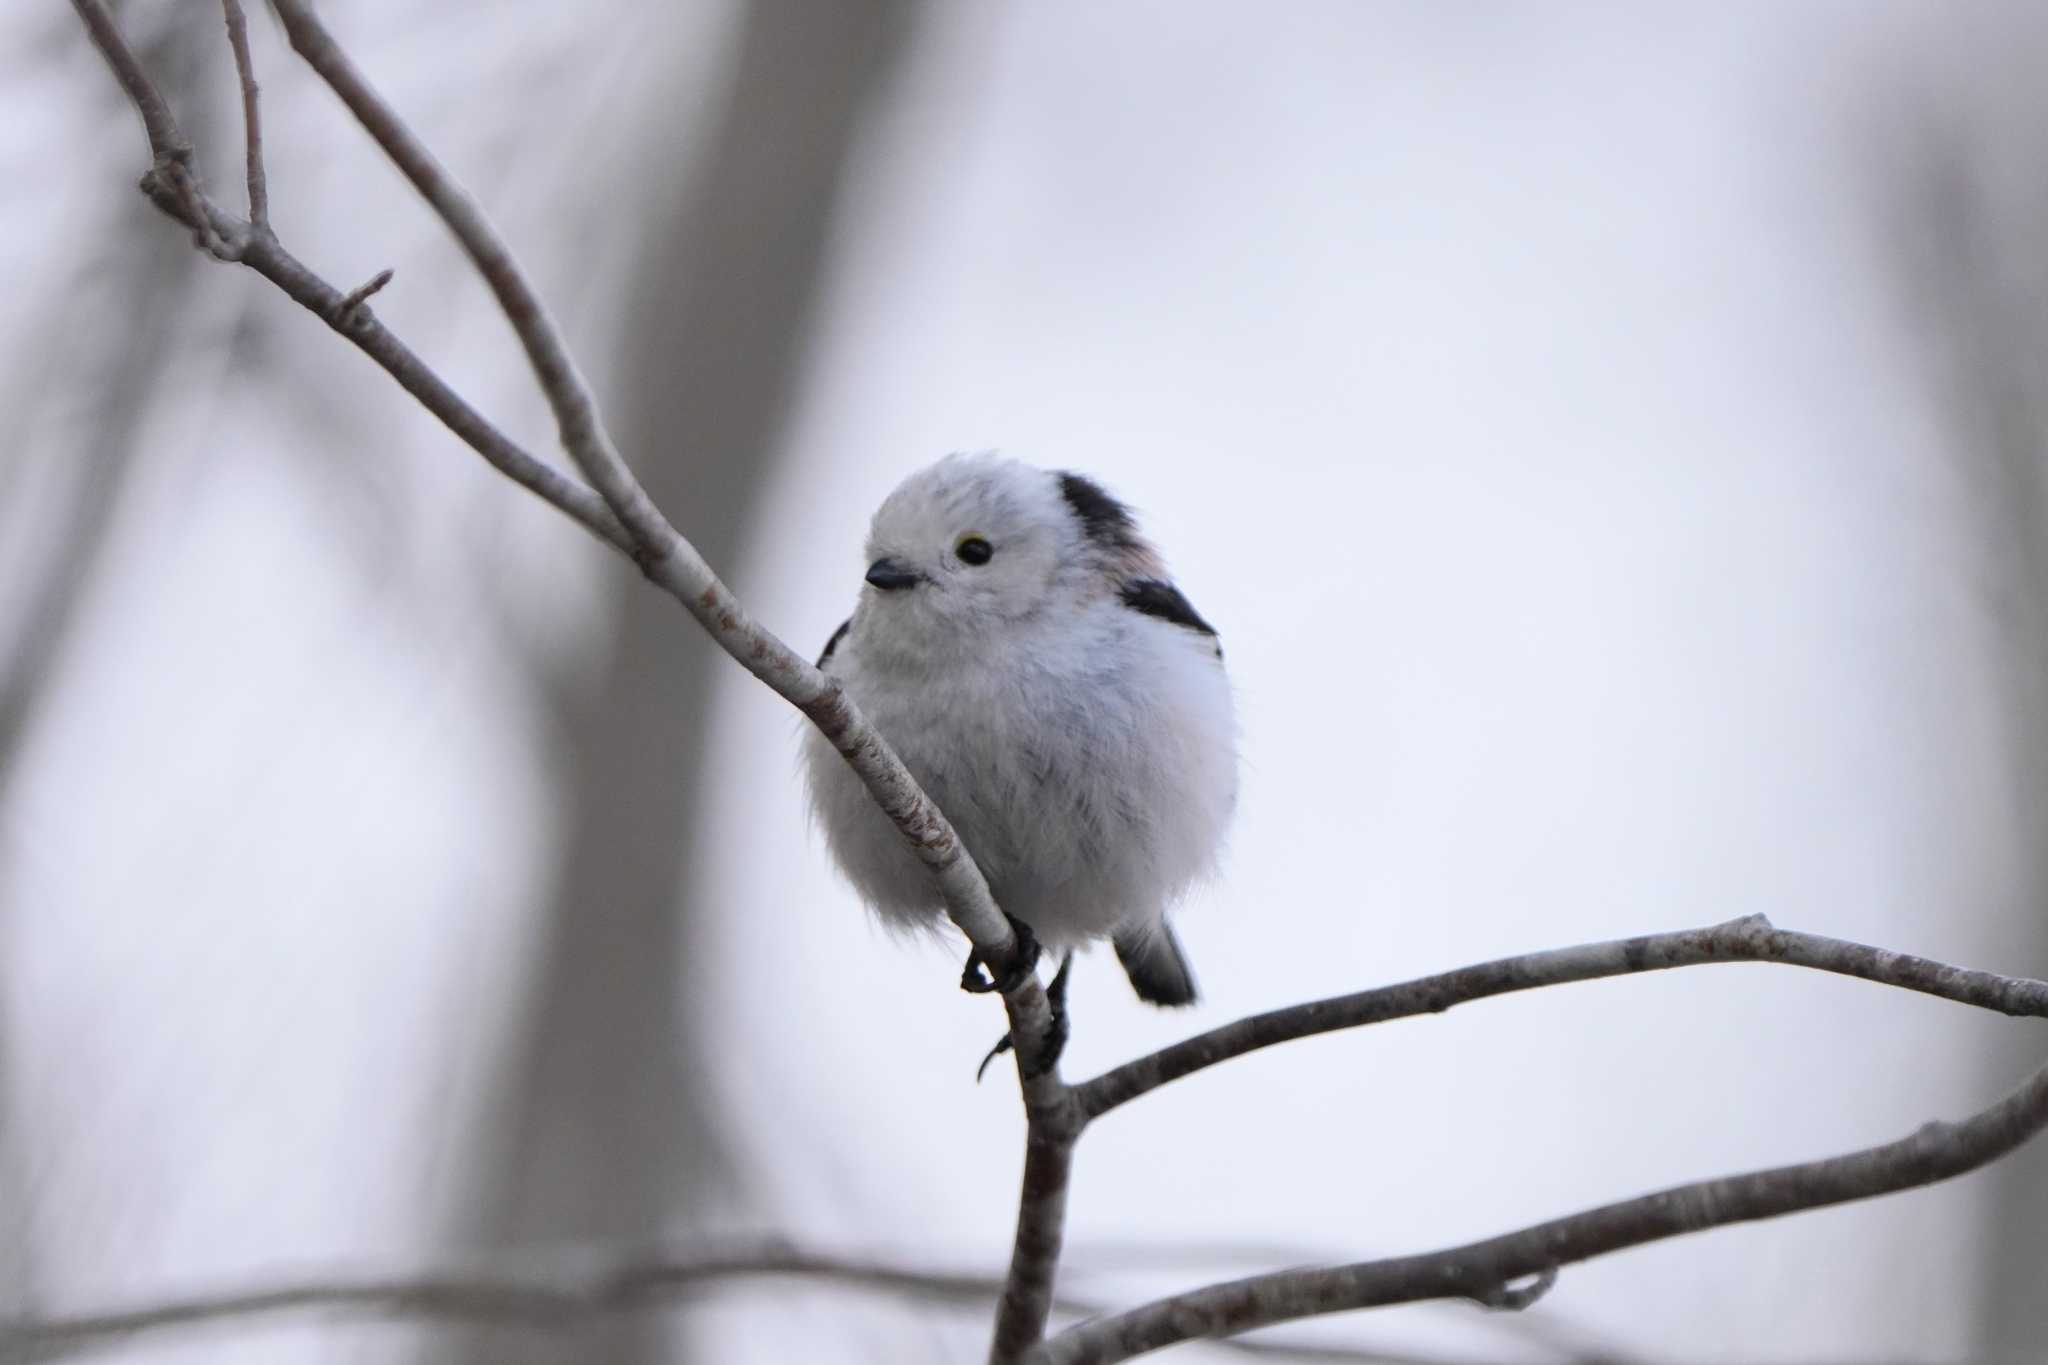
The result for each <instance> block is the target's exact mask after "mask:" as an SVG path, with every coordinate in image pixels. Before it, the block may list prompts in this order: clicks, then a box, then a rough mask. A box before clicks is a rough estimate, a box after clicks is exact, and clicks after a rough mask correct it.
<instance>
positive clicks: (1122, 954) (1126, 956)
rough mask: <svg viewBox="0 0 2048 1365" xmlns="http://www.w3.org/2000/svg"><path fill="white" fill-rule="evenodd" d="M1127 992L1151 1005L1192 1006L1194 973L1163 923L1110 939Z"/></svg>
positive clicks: (1149, 925) (1141, 927) (1146, 926)
mask: <svg viewBox="0 0 2048 1365" xmlns="http://www.w3.org/2000/svg"><path fill="white" fill-rule="evenodd" d="M1112 942H1114V943H1115V944H1116V960H1117V961H1119V962H1121V963H1123V964H1124V974H1125V975H1127V976H1129V977H1130V978H1131V989H1132V990H1134V991H1136V992H1137V993H1138V998H1139V999H1140V1000H1143V1001H1145V1002H1146V1003H1147V1004H1152V1005H1192V1004H1194V1003H1195V973H1194V970H1193V969H1192V968H1190V967H1189V966H1188V955H1187V954H1186V953H1184V952H1182V951H1181V946H1180V940H1179V939H1177V938H1175V937H1174V936H1173V930H1171V929H1169V928H1167V927H1166V925H1165V923H1164V922H1160V923H1157V924H1147V925H1143V926H1140V927H1135V928H1130V929H1125V930H1122V931H1121V932H1119V933H1118V934H1117V935H1116V937H1115V938H1114V939H1113V940H1112Z"/></svg>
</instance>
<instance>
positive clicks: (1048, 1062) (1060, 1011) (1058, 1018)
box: [974, 951, 1074, 1085]
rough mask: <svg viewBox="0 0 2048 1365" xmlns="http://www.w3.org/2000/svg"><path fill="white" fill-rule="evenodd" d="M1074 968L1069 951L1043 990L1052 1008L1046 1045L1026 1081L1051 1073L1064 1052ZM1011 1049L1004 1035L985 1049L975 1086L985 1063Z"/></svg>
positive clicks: (976, 1069) (1026, 1074) (1047, 1028)
mask: <svg viewBox="0 0 2048 1365" xmlns="http://www.w3.org/2000/svg"><path fill="white" fill-rule="evenodd" d="M1073 966H1074V954H1073V953H1072V952H1071V951H1070V952H1068V953H1067V955H1066V956H1065V957H1063V958H1061V959H1060V969H1059V970H1058V971H1056V972H1054V973H1053V974H1052V981H1051V983H1050V984H1049V985H1047V986H1046V988H1045V999H1046V1003H1048V1004H1050V1005H1051V1006H1052V1020H1051V1022H1050V1023H1048V1024H1047V1025H1046V1029H1045V1046H1044V1047H1042V1048H1040V1049H1039V1052H1038V1058H1037V1062H1038V1064H1037V1065H1036V1066H1035V1067H1033V1068H1032V1069H1031V1070H1030V1071H1027V1072H1026V1073H1025V1078H1026V1079H1027V1080H1028V1079H1029V1078H1030V1077H1032V1076H1042V1075H1044V1074H1045V1073H1046V1072H1048V1071H1050V1070H1052V1068H1053V1066H1054V1064H1056V1063H1057V1062H1058V1061H1059V1059H1060V1054H1061V1053H1062V1052H1065V1051H1066V1050H1067V1034H1068V1027H1067V973H1068V972H1070V971H1071V970H1072V969H1073ZM1012 1046H1014V1044H1013V1043H1012V1042H1011V1041H1010V1035H1009V1034H1007V1033H1005V1034H1004V1035H1003V1036H1002V1037H1000V1038H998V1039H996V1045H995V1046H994V1047H992V1048H990V1049H989V1050H988V1056H986V1057H983V1058H982V1059H981V1065H980V1066H978V1067H976V1068H974V1081H975V1084H977V1085H979V1084H980V1083H981V1078H982V1075H983V1073H985V1072H986V1071H987V1070H988V1064H989V1063H990V1062H992V1061H994V1060H995V1059H996V1058H998V1057H1000V1056H1002V1055H1003V1054H1004V1053H1005V1052H1008V1051H1009V1050H1010V1049H1011V1047H1012Z"/></svg>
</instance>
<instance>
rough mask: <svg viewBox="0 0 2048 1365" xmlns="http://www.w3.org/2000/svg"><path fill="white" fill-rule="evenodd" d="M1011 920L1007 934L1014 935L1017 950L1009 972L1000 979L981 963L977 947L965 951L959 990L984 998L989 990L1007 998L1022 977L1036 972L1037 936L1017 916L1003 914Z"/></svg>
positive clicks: (1022, 980) (1022, 981)
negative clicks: (965, 957)
mask: <svg viewBox="0 0 2048 1365" xmlns="http://www.w3.org/2000/svg"><path fill="white" fill-rule="evenodd" d="M1003 918H1004V919H1006V920H1009V921H1010V932H1011V933H1013V934H1015V935H1016V936H1017V951H1016V953H1015V954H1014V955H1013V956H1012V957H1011V959H1010V970H1009V971H1007V972H1004V973H1003V974H1002V975H1001V976H1000V977H998V976H995V975H993V974H991V973H990V972H989V970H988V966H987V964H986V963H984V962H983V961H982V960H981V950H980V949H979V948H969V949H968V950H967V965H966V966H964V967H962V968H961V969H960V989H961V990H963V991H966V992H967V993H968V994H969V995H987V994H989V993H990V992H991V991H993V992H995V993H996V994H998V995H1008V994H1009V993H1010V992H1011V991H1014V990H1016V989H1017V988H1018V987H1019V986H1021V985H1023V984H1024V978H1025V977H1027V976H1029V975H1030V974H1031V973H1032V972H1034V971H1036V970H1037V969H1038V935H1036V934H1034V933H1032V932H1031V926H1030V925H1028V924H1026V923H1025V922H1024V921H1023V920H1020V919H1018V918H1017V917H1016V916H1014V915H1011V914H1008V913H1005V914H1004V916H1003Z"/></svg>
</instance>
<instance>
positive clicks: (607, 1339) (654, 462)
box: [464, 0, 908, 1365]
mask: <svg viewBox="0 0 2048 1365" xmlns="http://www.w3.org/2000/svg"><path fill="white" fill-rule="evenodd" d="M907 17H908V15H907V11H906V8H905V6H904V5H903V4H902V3H900V0H843V2H835V3H833V4H829V5H817V4H810V3H806V2H805V0H756V2H755V3H753V4H751V5H749V6H748V8H747V9H746V11H745V15H744V19H743V22H742V26H741V35H740V39H739V43H738V47H737V57H736V61H737V70H736V72H735V75H734V79H733V81H732V84H731V87H730V93H729V96H728V99H727V102H726V106H725V108H724V110H723V113H722V115H721V121H720V125H719V127H718V128H717V129H716V130H715V132H714V135H713V136H712V138H711V139H710V141H709V142H708V144H707V145H706V150H705V151H704V153H703V159H702V161H701V162H700V163H699V166H698V168H697V169H696V171H695V173H694V174H692V175H690V176H688V177H687V179H688V182H689V183H688V184H687V186H686V187H685V189H684V192H683V193H681V194H673V195H671V196H669V198H668V199H667V201H666V202H662V201H661V196H660V195H658V194H656V195H648V196H646V197H647V198H648V199H649V200H651V201H653V202H651V203H650V204H649V209H648V211H649V213H650V218H649V221H648V222H647V223H646V224H645V227H646V230H645V231H644V233H643V235H642V241H643V242H644V243H645V248H644V254H643V256H642V259H641V261H640V263H639V266H638V268H637V269H636V270H634V271H632V272H631V275H630V277H631V278H632V279H633V280H634V282H635V283H634V286H633V287H634V289H635V295H636V297H635V302H634V305H633V308H632V310H631V315H630V317H629V319H628V322H627V327H628V337H627V344H626V345H625V346H624V347H622V348H620V351H619V353H620V354H621V355H623V356H624V357H625V358H626V359H625V362H624V365H623V372H622V373H621V374H619V375H618V376H617V377H616V382H614V383H611V384H610V385H609V388H610V390H611V392H610V394H609V395H608V400H609V401H608V412H609V414H610V416H611V420H612V425H613V428H614V430H615V431H616V432H617V434H618V436H619V439H620V441H621V444H622V446H623V448H624V449H625V451H626V452H627V454H628V458H630V459H631V460H632V461H633V463H634V465H635V467H636V468H637V470H638V471H639V473H640V476H641V478H642V479H644V480H645V482H646V484H647V487H648V488H649V490H650V491H651V492H652V493H653V494H654V496H655V498H656V499H657V500H658V501H659V502H660V503H661V504H662V506H664V507H665V508H666V509H667V510H668V512H669V514H670V516H671V517H672V518H673V519H674V520H675V522H676V523H677V525H678V526H679V528H680V529H681V530H682V531H683V532H684V533H685V534H686V535H688V536H689V537H690V538H691V539H692V540H693V541H694V542H695V543H696V545H697V546H698V548H699V549H700V550H702V551H703V552H704V554H705V556H706V557H707V558H708V559H709V560H710V561H711V563H712V564H713V565H714V566H716V567H718V568H720V569H726V568H728V567H729V566H730V565H732V564H733V563H734V562H735V560H736V558H737V556H738V551H739V547H740V540H741V533H742V529H743V528H744V527H745V526H746V525H747V524H748V523H749V522H750V521H751V519H752V516H753V512H754V508H755V501H756V499H757V497H758V496H759V494H760V491H761V488H762V485H763V482H764V480H765V478H766V476H767V474H768V473H769V471H770V469H771V468H772V463H773V460H774V458H775V456H776V453H777V451H778V448H779V445H780V441H781V435H782V431H783V429H784V426H785V420H786V415H787V413H788V410H789V406H790V402H791V399H792V395H793V393H794V391H795V389H796V386H797V383H798V381H799V379H800V377H801V374H802V370H803V361H804V355H805V345H806V341H807V337H808V333H809V327H810V322H811V315H812V311H813V303H814V300H815V297H816V294H817V286H818V282H819V280H820V277H821V275H822V273H823V269H824V265H825V249H826V246H827V239H828V234H829V229H830V225H831V220H832V216H833V206H834V203H835V201H836V198H837V194H838V190H839V185H840V180H841V177H842V174H843V171H844V167H845V164H846V160H847V155H848V152H849V149H850V147H851V145H852V143H853V141H854V139H855V137H856V136H857V134H858V132H859V130H860V128H861V126H862V122H863V115H864V113H865V112H866V111H867V110H868V109H869V108H870V107H871V106H872V105H873V104H874V103H875V101H876V99H877V97H878V96H879V95H880V94H881V93H882V91H883V90H884V89H885V87H886V85H887V83H888V81H889V78H890V75H891V72H892V69H893V67H894V65H895V62H896V59H897V57H898V55H899V54H900V52H901V50H902V48H903V46H904V41H905V37H906V32H907V28H908V24H907ZM679 103H682V102H681V101H679ZM643 117H645V118H647V119H649V120H653V121H654V122H655V126H667V127H674V128H677V129H682V128H686V127H688V126H689V124H690V122H691V120H692V119H693V118H696V117H699V115H698V114H697V112H696V111H695V110H694V109H693V108H690V107H679V108H673V109H669V108H661V109H648V110H646V111H644V114H643ZM678 140H680V139H678ZM662 169H663V170H667V169H668V167H667V166H663V167H662ZM626 198H628V199H629V200H630V196H626ZM618 583H619V601H620V620H619V622H618V623H617V628H616V630H615V632H614V634H613V642H612V646H611V654H610V657H609V658H606V659H603V660H601V661H599V663H598V664H597V666H596V667H595V668H594V669H593V670H592V671H591V673H590V674H589V675H587V676H580V677H575V678H572V679H570V680H568V681H567V682H566V683H564V684H563V685H562V686H561V687H560V688H559V689H558V692H557V695H556V696H555V697H554V699H553V700H554V703H555V707H556V714H557V715H559V716H560V717H562V718H563V720H564V725H563V733H565V734H566V735H567V736H568V737H569V738H568V742H567V751H566V752H565V753H564V754H563V755H562V769H563V771H562V775H561V786H562V794H563V809H564V811H565V812H566V818H567V820H568V821H569V830H568V838H567V841H566V850H565V853H564V856H563V859H562V863H561V866H560V868H559V871H558V874H557V877H558V880H557V882H556V886H555V889H554V892H553V897H552V908H551V909H549V910H548V911H547V912H546V914H547V921H546V925H545V927H544V930H543V934H544V939H543V942H542V944H541V946H540V949H539V953H538V963H539V967H538V976H537V980H536V982H535V985H534V988H533V993H532V995H531V997H530V1000H529V1001H528V1003H527V1005H526V1007H525V1011H526V1012H525V1020H524V1024H523V1026H522V1030H521V1032H520V1034H519V1035H518V1037H517V1038H516V1039H515V1041H514V1043H513V1046H512V1049H511V1051H510V1053H509V1060H508V1062H507V1065H506V1069H505V1072H504V1075H503V1078H502V1082H501V1086H502V1088H501V1091H500V1093H499V1095H498V1097H497V1098H496V1100H495V1101H494V1106H495V1117H494V1118H492V1119H491V1120H489V1121H488V1123H487V1126H486V1128H485V1133H486V1135H487V1137H486V1141H487V1143H488V1144H489V1146H488V1150H487V1151H485V1152H484V1153H483V1154H482V1157H481V1160H479V1161H478V1162H477V1163H476V1166H475V1169H477V1170H478V1171H479V1173H480V1174H479V1177H478V1180H477V1183H476V1186H475V1189H474V1193H473V1195H472V1197H471V1209H472V1213H471V1214H470V1215H469V1222H468V1226H467V1229H466V1231H465V1233H464V1240H466V1241H469V1242H472V1243H476V1244H481V1245H485V1246H506V1245H514V1244H522V1243H533V1242H548V1241H559V1240H562V1239H565V1238H566V1239H577V1240H582V1239H591V1240H598V1239H602V1240H605V1241H608V1242H617V1241H627V1242H631V1241H637V1240H645V1239H652V1238H654V1237H656V1236H658V1235H660V1234H662V1233H663V1232H665V1231H667V1232H673V1231H674V1230H675V1229H676V1228H677V1227H678V1226H682V1225H687V1224H689V1223H690V1222H691V1221H692V1220H693V1219H696V1218H698V1217H701V1216H702V1215H703V1214H705V1213H706V1212H708V1211H715V1210H717V1209H719V1208H721V1207H723V1208H735V1207H738V1206H739V1203H740V1200H741V1198H742V1196H741V1195H740V1193H739V1192H738V1191H736V1189H735V1188H734V1181H735V1178H736V1174H737V1169H738V1163H736V1162H735V1161H733V1160H732V1159H731V1154H732V1149H731V1147H730V1146H729V1144H731V1143H733V1142H735V1141H739V1140H743V1138H742V1137H739V1136H737V1135H733V1134H729V1133H726V1132H723V1131H722V1130H721V1129H720V1127H719V1125H718V1121H717V1115H715V1114H714V1113H712V1112H711V1111H710V1108H709V1105H710V1098H709V1096H710V1090H709V1087H708V1086H707V1085H706V1083H705V1081H706V1078H707V1076H708V1075H709V1073H710V1071H711V1069H712V1068H713V1067H715V1066H716V1065H718V1056H717V1054H718V1051H719V1049H718V1048H717V1047H716V1045H715V1043H713V1041H712V1040H711V1039H710V1037H709V1036H708V1033H707V1030H708V1028H709V1027H710V1022H709V1021H707V1020H705V1019H703V1018H701V1017H699V1016H698V1015H697V1013H696V1012H695V1011H694V1009H693V1007H692V998H693V993H692V992H691V990H690V989H689V982H688V976H687V970H688V967H689V962H690V958H691V954H690V952H689V945H690V943H691V942H692V941H693V939H694V938H695V937H696V930H697V928H698V926H699V925H700V923H701V920H702V917H703V916H706V915H715V914H717V913H718V912H719V907H718V906H717V905H715V904H709V903H705V902H703V901H702V900H699V899H690V900H689V901H688V902H687V903H686V902H685V898H684V895H683V892H684V889H685V887H686V886H687V884H688V883H687V878H688V875H689V871H690V868H691V867H692V865H693V862H694V861H695V860H694V856H693V848H692V840H693V839H694V838H695V830H696V828H697V826H698V818H697V817H698V812H699V809H700V807H701V805H702V803H703V802H705V801H707V800H714V799H716V797H715V780H714V779H711V778H709V777H708V776H707V775H705V774H703V773H701V772H700V759H701V755H702V753H703V750H704V748H705V745H704V743H703V734H704V730H705V727H706V725H707V724H708V723H709V719H710V716H709V706H710V698H711V693H712V684H713V682H714V680H715V678H716V677H717V676H718V673H719V671H720V670H722V669H726V668H729V667H731V665H730V664H729V663H728V662H727V661H726V660H725V659H724V657H723V656H722V655H720V654H718V653H717V651H716V650H715V649H714V648H713V647H712V646H711V645H710V644H709V643H708V642H707V641H706V640H705V639H704V638H703V637H702V634H701V633H700V632H699V631H698V630H697V629H696V628H695V627H694V626H693V625H692V624H691V622H690V621H689V620H688V619H687V618H686V617H685V616H684V615H683V614H682V613H681V612H680V611H678V610H677V609H676V606H675V604H674V603H673V602H670V601H669V600H668V599H666V598H664V597H661V596H660V595H658V594H656V593H652V592H649V591H647V590H646V589H645V588H644V587H643V586H642V585H641V584H640V582H639V581H638V579H637V578H629V577H627V576H626V575H624V574H620V575H619V578H618ZM697 894H698V895H699V896H701V895H702V889H701V888H698V889H697ZM470 1340H471V1349H470V1352H469V1358H470V1359H472V1360H475V1361H478V1362H484V1361H489V1362H492V1365H502V1362H505V1361H507V1360H509V1359H515V1358H518V1356H517V1350H515V1349H514V1348H515V1346H516V1347H517V1349H530V1350H531V1351H532V1355H531V1356H530V1357H527V1358H531V1359H535V1360H540V1359H547V1360H558V1359H561V1358H563V1357H562V1349H561V1347H562V1343H561V1342H559V1341H555V1342H552V1343H550V1342H547V1341H545V1340H541V1341H536V1342H533V1343H531V1344H530V1345H519V1344H517V1343H515V1342H514V1341H513V1340H512V1339H511V1338H510V1337H508V1336H506V1335H504V1334H500V1333H496V1332H491V1333H487V1334H486V1333H481V1332H480V1333H477V1334H475V1335H474V1336H472V1337H471V1339H470ZM671 1340H672V1335H671V1333H670V1332H668V1331H667V1330H666V1327H665V1324H663V1323H661V1322H658V1321H647V1322H639V1323H631V1322H623V1323H617V1324H612V1325H608V1326H605V1327H603V1328H600V1329H596V1334H595V1335H593V1337H592V1338H591V1339H589V1340H585V1341H579V1342H578V1343H577V1346H578V1349H577V1351H576V1352H575V1354H576V1355H577V1356H579V1357H581V1358H585V1359H602V1360H605V1361H611V1362H630V1361H655V1360H662V1361H667V1360H672V1359H673V1358H674V1351H673V1349H672V1347H671V1346H670V1344H669V1343H670V1341H671Z"/></svg>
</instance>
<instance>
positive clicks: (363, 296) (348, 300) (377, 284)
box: [339, 267, 397, 322]
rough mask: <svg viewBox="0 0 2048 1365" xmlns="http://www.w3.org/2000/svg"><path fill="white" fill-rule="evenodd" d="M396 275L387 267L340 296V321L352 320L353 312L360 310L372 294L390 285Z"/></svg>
mask: <svg viewBox="0 0 2048 1365" xmlns="http://www.w3.org/2000/svg"><path fill="white" fill-rule="evenodd" d="M396 273H397V272H396V271H394V270H391V269H389V268H388V267H387V268H386V269H383V270H380V271H378V272H377V273H376V274H374V275H372V276H370V278H369V279H367V280H364V281H363V282H362V283H361V284H359V285H357V286H356V287H355V288H353V289H351V290H349V291H348V293H346V294H344V295H342V299H341V308H340V310H339V311H340V313H341V318H342V320H343V321H344V322H347V321H350V320H352V319H353V317H354V315H355V311H356V310H357V309H358V308H361V307H362V306H363V304H364V303H366V302H367V301H368V300H369V297H370V296H371V295H372V294H374V293H376V292H377V291H378V290H380V289H382V288H383V287H384V286H385V285H387V284H389V283H391V279H392V276H393V275H395V274H396Z"/></svg>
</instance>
